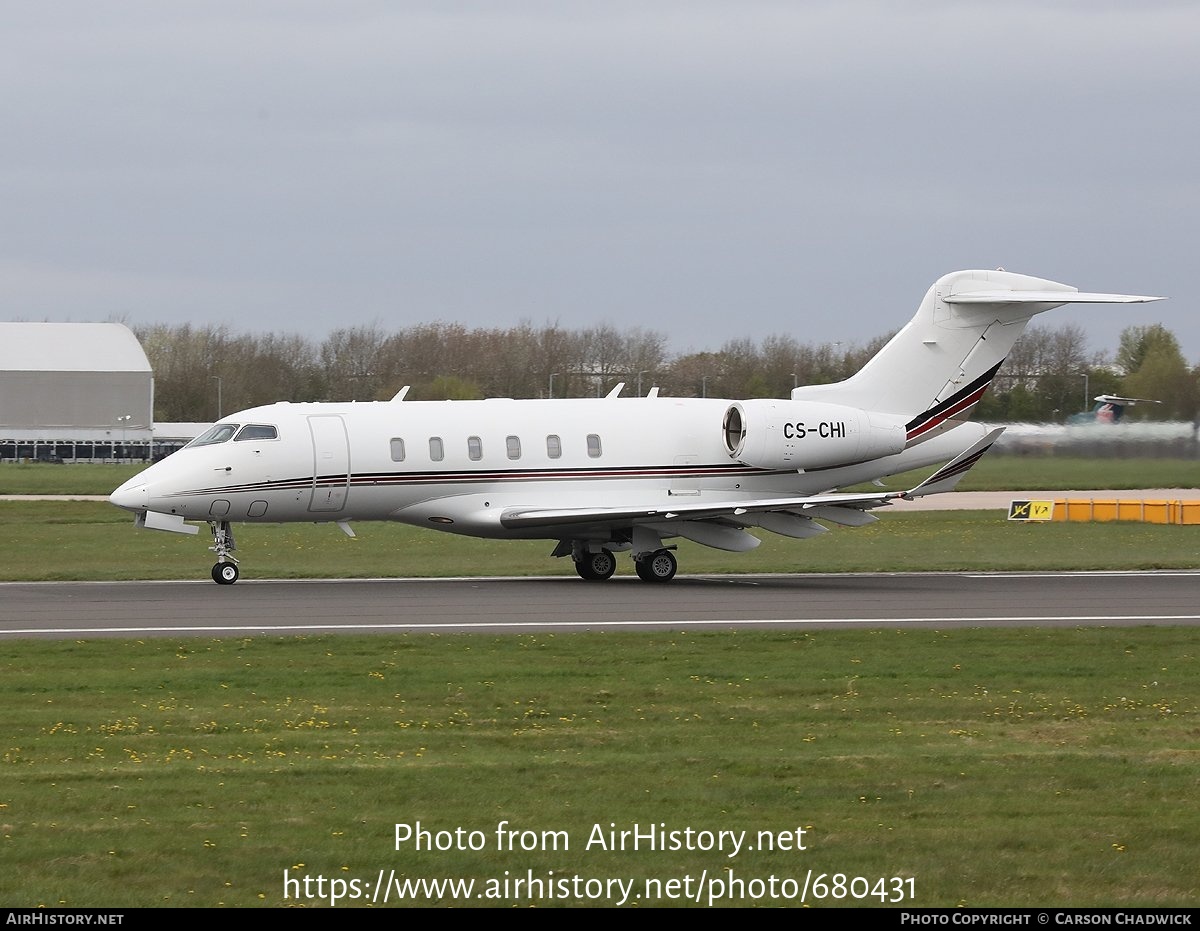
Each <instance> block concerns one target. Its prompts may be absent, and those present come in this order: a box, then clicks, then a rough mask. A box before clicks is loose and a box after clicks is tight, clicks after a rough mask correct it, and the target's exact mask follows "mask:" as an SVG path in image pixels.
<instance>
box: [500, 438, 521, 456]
mask: <svg viewBox="0 0 1200 931" xmlns="http://www.w3.org/2000/svg"><path fill="white" fill-rule="evenodd" d="M504 445H505V446H506V447H507V448H508V458H509V459H520V458H521V438H520V437H519V436H510V437H507V438H506V439H505V441H504Z"/></svg>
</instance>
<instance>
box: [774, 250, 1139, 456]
mask: <svg viewBox="0 0 1200 931" xmlns="http://www.w3.org/2000/svg"><path fill="white" fill-rule="evenodd" d="M1152 300H1158V298H1153V297H1141V296H1136V295H1125V294H1088V293H1081V292H1079V291H1077V290H1076V289H1075V288H1072V287H1070V286H1069V285H1065V284H1059V283H1058V282H1055V281H1046V280H1044V279H1042V278H1031V277H1029V276H1027V275H1015V274H1012V273H1011V272H1004V271H963V272H954V273H952V274H949V275H945V276H944V277H942V278H940V279H938V281H937V282H936V283H935V284H934V285H933V287H931V288H930V289H929V291H928V292H927V293H926V295H925V299H924V300H923V301H922V302H921V306H920V307H918V308H917V312H916V314H915V315H914V316H913V318H912V319H911V320H910V321H909V322H908V324H907V325H905V327H904V329H902V330H901V331H900V332H899V333H897V334H896V335H895V336H894V337H892V339H891V340H890V341H889V342H888V344H887V345H886V346H884V347H883V348H882V349H881V350H880V351H879V352H878V353H877V354H876V355H875V357H874V358H872V359H871V360H870V361H869V362H868V363H867V364H866V365H864V366H863V368H862V369H861V371H859V372H858V373H857V374H855V375H853V376H851V377H850V378H848V379H846V380H845V381H843V382H838V383H837V384H833V385H811V386H805V387H801V388H797V389H796V390H795V391H793V392H792V398H793V400H804V401H831V402H835V403H838V404H846V405H849V406H853V407H860V408H863V409H865V410H869V411H879V412H882V413H889V414H900V415H902V416H904V417H905V418H907V431H908V442H909V444H910V445H911V444H912V443H915V442H920V441H921V440H922V439H923V438H927V437H928V436H930V435H932V434H933V433H934V432H937V431H940V430H944V429H947V428H948V427H949V426H952V425H953V424H954V423H957V422H958V421H959V420H962V419H964V418H965V417H966V415H967V412H968V411H969V410H970V409H971V408H972V407H974V405H975V404H976V402H978V401H979V399H980V398H981V397H982V396H983V393H984V391H985V390H987V386H988V385H989V384H991V381H992V379H993V378H994V377H995V375H996V370H997V369H999V368H1000V364H1001V363H1002V362H1003V361H1004V359H1005V357H1006V356H1007V355H1008V353H1009V350H1011V349H1012V346H1013V343H1014V342H1016V340H1017V337H1019V336H1020V335H1021V333H1022V331H1023V330H1024V329H1025V325H1026V324H1027V323H1028V322H1029V320H1030V318H1031V317H1033V316H1034V315H1035V314H1040V313H1042V312H1043V311H1047V310H1052V309H1053V308H1055V307H1059V306H1061V305H1063V304H1071V303H1137V302H1141V301H1152Z"/></svg>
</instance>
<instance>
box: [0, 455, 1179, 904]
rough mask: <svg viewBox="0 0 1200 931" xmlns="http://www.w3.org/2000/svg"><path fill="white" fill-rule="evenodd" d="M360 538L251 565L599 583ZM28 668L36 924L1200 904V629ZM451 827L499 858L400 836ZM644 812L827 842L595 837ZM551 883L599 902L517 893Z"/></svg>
mask: <svg viewBox="0 0 1200 931" xmlns="http://www.w3.org/2000/svg"><path fill="white" fill-rule="evenodd" d="M985 461H986V460H985ZM41 468H42V469H46V470H59V473H60V474H68V475H69V474H70V473H68V472H64V470H69V469H72V468H74V467H71V466H44V467H41ZM6 469H7V467H6V466H5V467H0V476H4V477H7V476H11V475H14V474H19V473H17V472H7V471H5V470H6ZM29 474H34V473H29ZM79 474H83V473H79ZM1160 474H1162V473H1160ZM114 479H115V480H114ZM120 480H121V479H120V477H118V476H117V475H116V473H114V472H107V473H103V479H102V481H103V482H105V483H111V485H115V484H117V483H119V481H120ZM1064 480H1065V481H1066V482H1067V483H1068V484H1069V485H1073V486H1075V487H1080V483H1079V482H1078V481H1077V480H1075V478H1074V477H1073V476H1072V477H1068V478H1066V479H1064ZM39 481H41V479H39ZM1005 484H1007V483H1005ZM1021 484H1022V487H1026V488H1028V487H1032V486H1031V485H1030V484H1029V483H1021ZM1136 484H1137V485H1159V484H1163V485H1177V484H1180V483H1179V482H1178V481H1172V480H1170V479H1167V478H1153V479H1152V478H1150V477H1145V480H1144V481H1141V482H1137V483H1136ZM1191 484H1194V481H1193V482H1192V483H1191ZM1002 487H1003V485H1002ZM2 490H4V491H6V492H7V491H9V489H8V488H4V489H2ZM59 490H61V491H62V492H63V493H72V492H73V493H86V492H87V491H88V489H80V488H67V489H63V488H62V486H59ZM104 490H106V489H101V490H100V491H99V492H96V493H103V491H104ZM10 493H11V492H10ZM26 493H31V492H29V491H28V490H27V492H26ZM38 493H44V494H50V493H56V492H55V491H51V490H48V489H40V490H39V491H38ZM0 525H2V526H3V528H4V530H5V531H6V532H7V534H8V535H9V537H10V539H12V540H15V541H16V545H15V546H12V547H10V548H9V550H8V552H7V556H8V559H7V560H6V561H5V565H4V568H3V570H0V575H2V577H3V578H4V579H29V578H32V579H47V580H55V579H122V578H206V577H207V571H208V566H209V564H210V562H211V555H210V554H209V553H208V552H207V551H206V550H205V547H206V546H207V544H208V540H207V538H206V535H205V534H204V533H203V532H202V533H201V535H200V536H197V537H182V536H176V535H173V534H165V533H155V532H149V531H137V530H135V529H134V528H133V526H132V522H131V520H130V519H129V515H127V514H124V513H122V512H120V511H118V510H117V509H115V508H113V507H111V506H109V505H107V504H104V503H90V502H27V501H20V502H0ZM356 527H357V530H358V532H359V537H358V538H357V539H354V540H350V539H347V538H346V537H344V536H343V535H342V534H341V533H340V532H339V531H338V530H337V529H336V528H335V527H333V526H331V525H320V526H312V525H288V526H277V525H257V526H245V525H240V526H239V528H238V542H239V551H238V552H239V555H240V556H241V557H242V558H243V560H244V578H247V579H252V578H263V577H276V578H279V577H282V578H298V577H306V576H326V575H336V576H357V577H370V576H395V575H457V574H462V573H466V572H469V573H471V574H484V573H490V574H505V575H508V574H514V575H523V574H543V573H557V574H572V569H571V566H570V564H569V563H568V562H566V561H565V560H552V559H549V558H548V555H547V554H548V551H549V549H550V547H549V545H548V544H546V543H523V542H511V541H500V542H494V541H480V540H470V539H465V538H460V537H455V536H451V535H447V534H440V533H436V532H433V531H426V530H417V529H414V528H409V527H405V526H401V525H392V524H374V523H372V524H358V525H356ZM680 562H681V571H683V572H685V573H689V572H724V571H734V572H737V571H741V572H761V571H771V572H773V571H789V572H791V571H857V570H905V569H1006V568H1007V569H1032V568H1129V567H1140V568H1196V567H1200V528H1195V527H1164V526H1158V525H1149V524H1047V525H1026V524H1014V523H1008V522H1006V521H1005V520H1004V519H1003V515H1002V514H998V513H990V512H932V513H923V514H912V515H900V514H886V513H885V514H883V516H882V519H881V521H880V522H879V523H878V524H876V525H873V526H871V527H865V528H859V529H854V530H835V531H833V532H831V533H828V534H824V535H822V536H821V537H818V538H816V539H812V540H805V541H793V540H787V539H785V538H781V537H775V536H773V535H769V536H768V538H767V540H766V542H765V543H764V545H763V546H762V547H760V548H759V549H758V550H755V551H754V552H751V553H748V554H727V553H721V552H719V551H715V550H710V549H705V548H702V547H698V546H693V545H691V544H686V543H685V544H682V545H681V548H680ZM620 571H622V572H628V571H629V568H628V565H627V564H626V562H623V564H622V568H621V570H620ZM579 584H581V585H582V584H584V583H582V582H580V583H579ZM214 588H215V586H214ZM232 594H234V595H236V591H235V592H233V593H232ZM0 597H2V595H0ZM0 670H2V672H0V701H2V702H3V704H2V705H0V707H3V708H4V723H3V725H0V774H3V778H0V857H2V859H0V862H2V863H3V865H4V869H3V870H0V903H3V904H5V905H8V906H37V905H47V906H56V905H65V906H93V907H111V908H122V907H136V906H179V905H183V906H205V907H207V906H221V905H226V906H233V905H242V906H247V905H248V906H255V905H263V906H275V905H292V904H304V905H312V906H316V905H321V904H329V899H330V896H331V895H332V894H333V893H335V892H336V893H342V894H346V893H349V892H351V891H354V892H362V891H369V889H370V888H371V887H372V886H373V885H374V883H375V882H376V880H377V878H378V877H379V876H380V873H381V871H382V873H383V875H384V876H385V877H390V874H391V871H392V870H394V871H395V874H396V876H397V877H398V878H399V879H400V880H417V879H455V880H470V881H473V882H474V883H475V884H476V885H475V886H474V888H473V889H472V891H471V896H481V895H482V896H486V895H487V894H488V892H489V891H496V893H497V894H498V895H501V896H502V897H500V898H495V899H493V898H486V897H469V898H466V899H463V898H461V897H459V898H456V897H454V896H453V895H451V894H450V893H448V892H446V891H445V890H443V891H441V892H440V893H435V892H430V891H428V890H426V891H425V892H424V893H418V894H417V895H416V896H415V898H414V899H413V900H412V901H414V903H416V904H441V905H501V906H511V905H521V906H524V905H537V906H546V905H576V904H615V902H616V901H617V900H618V898H619V896H620V894H621V892H620V891H618V890H616V889H615V888H614V887H611V886H610V887H609V888H607V889H604V888H603V887H602V886H596V885H594V884H595V883H598V882H600V881H605V880H614V879H619V880H621V881H622V882H624V883H631V884H632V886H630V887H628V888H630V889H631V890H632V891H631V895H633V896H636V895H639V894H641V895H643V896H646V897H645V898H641V899H637V898H631V899H630V901H629V902H628V903H627V904H632V905H642V906H649V905H686V904H694V902H692V900H689V899H682V898H678V897H677V898H669V897H668V896H669V894H670V892H669V890H670V889H671V888H672V887H669V886H667V885H665V884H666V883H667V882H669V881H671V880H674V881H676V882H677V883H678V884H679V885H678V893H679V895H682V894H683V893H684V890H685V889H687V890H688V891H691V892H695V891H696V890H697V889H701V902H702V903H704V902H705V898H704V897H705V896H706V895H708V894H713V895H717V896H718V897H717V899H716V901H715V903H714V904H717V905H728V904H758V905H767V906H779V905H797V904H800V903H799V902H798V901H797V900H796V899H795V897H794V896H795V895H797V894H798V889H799V886H800V885H801V884H802V883H803V881H804V880H805V879H806V878H807V877H811V878H812V879H820V881H819V882H818V883H817V885H816V886H815V887H814V886H813V885H812V884H811V883H810V895H809V898H808V900H807V902H806V904H811V905H835V906H836V905H863V906H865V905H881V904H883V905H892V906H895V905H898V904H915V905H917V906H958V905H966V906H1029V905H1063V906H1117V905H1120V906H1174V907H1183V906H1193V905H1194V903H1195V902H1196V901H1197V897H1198V896H1200V853H1198V851H1200V802H1198V801H1197V799H1200V792H1198V789H1200V769H1198V767H1197V763H1198V762H1200V758H1198V754H1200V749H1198V747H1200V744H1198V742H1197V734H1198V733H1200V727H1198V724H1197V721H1198V718H1197V711H1198V709H1197V704H1198V701H1200V699H1198V698H1197V695H1198V693H1197V691H1196V688H1195V682H1196V681H1197V673H1198V672H1200V670H1198V669H1197V649H1196V638H1195V629H1194V628H1140V629H1139V628H1134V629H1102V628H1088V629H1084V628H1081V629H1077V630H1038V629H1032V628H1030V629H1005V630H948V631H922V630H880V631H836V632H835V631H830V632H817V633H797V632H785V631H772V632H757V631H737V632H732V631H730V632H706V633H674V634H665V635H664V634H581V635H570V636H562V635H558V636H556V635H537V636H533V635H529V636H507V637H497V636H493V635H485V634H478V635H457V636H444V635H443V636H434V635H430V636H423V635H410V636H402V637H395V636H387V637H382V636H381V637H360V636H348V637H333V636H330V637H307V638H305V637H298V638H255V637H245V638H242V637H239V638H224V639H217V640H214V639H194V638H167V639H147V640H125V641H116V640H97V641H66V642H42V641H32V640H25V641H11V640H3V641H0ZM418 821H419V822H420V823H421V825H422V826H423V827H424V828H425V829H426V830H429V831H431V832H433V834H432V836H431V840H432V839H434V838H441V839H444V840H450V841H451V847H453V846H454V844H453V842H452V839H453V834H452V833H450V834H446V835H437V832H439V831H445V832H454V831H455V829H457V828H462V829H463V830H464V831H465V832H468V833H467V834H464V835H463V837H464V839H474V840H477V841H481V844H480V849H478V850H457V849H446V850H432V851H417V850H414V849H413V844H412V843H411V842H407V843H403V844H401V845H400V846H399V848H397V845H396V841H395V834H396V830H395V825H396V824H397V823H403V824H409V825H413V824H415V823H416V822H418ZM501 822H508V824H509V828H510V829H513V830H516V831H518V832H528V833H519V834H517V835H516V840H514V843H513V845H514V846H515V847H516V848H517V849H498V848H499V846H500V844H499V842H498V838H497V834H496V829H497V825H498V824H500V823H501ZM634 824H637V825H640V826H641V829H642V830H643V831H644V830H645V828H646V826H647V825H660V824H661V825H663V826H664V828H665V830H669V831H683V830H684V829H686V828H689V827H690V828H692V829H694V830H696V831H712V832H716V831H722V830H724V831H734V832H739V831H746V832H748V833H747V838H748V839H749V841H748V842H752V843H756V844H757V843H759V835H758V832H760V831H762V832H768V833H769V834H770V835H772V837H773V838H774V839H775V840H776V842H777V843H778V842H779V841H782V840H788V839H792V840H793V842H794V839H795V838H796V836H797V835H796V832H797V830H798V829H802V830H803V832H804V833H803V843H804V844H805V846H806V847H807V849H806V850H804V851H799V850H795V849H792V850H787V851H783V850H774V851H766V850H759V849H756V850H754V851H750V850H745V849H743V850H742V851H741V852H739V853H738V854H737V855H736V856H734V857H729V856H727V855H726V853H727V851H726V852H717V851H709V852H705V851H700V850H686V849H681V850H670V851H661V850H660V851H649V850H646V849H644V848H643V849H641V850H637V851H634V850H623V851H622V850H615V851H614V850H604V849H600V848H599V847H598V846H597V845H596V844H593V845H592V846H591V848H590V849H588V841H589V838H592V839H594V838H595V834H594V832H595V831H596V830H597V826H599V828H598V829H599V830H600V831H601V833H604V832H606V831H608V830H610V825H613V826H615V827H614V828H612V829H613V830H617V831H620V830H629V829H631V828H632V827H633V825H634ZM472 831H478V832H479V834H478V836H476V835H472V834H470V833H469V832H472ZM764 839H765V838H764ZM520 840H524V841H525V842H526V844H527V845H528V846H530V849H519V848H520V846H521V844H520V843H519V841H520ZM554 848H556V849H554ZM285 870H287V871H288V875H289V877H290V878H291V879H293V880H296V882H295V883H294V884H293V885H292V886H291V887H289V889H287V890H285V885H284V875H285V873H284V871H285ZM729 870H732V871H733V873H732V874H730V873H729V872H728V871H729ZM810 871H811V873H810ZM530 876H532V877H533V878H535V879H538V880H541V881H543V882H546V881H548V880H552V879H558V880H560V881H563V880H565V881H567V886H566V887H559V886H552V887H550V889H551V891H556V893H557V892H561V893H562V894H561V895H559V894H556V895H555V897H554V898H548V897H547V896H546V894H545V888H543V894H542V895H540V896H538V895H532V894H530V893H529V891H528V890H521V889H517V888H514V883H515V880H517V879H525V878H528V877H530ZM702 876H703V877H705V878H706V879H709V880H722V881H725V882H726V891H728V886H729V880H730V879H735V880H741V881H742V882H743V883H744V884H745V885H743V886H742V887H741V889H742V890H743V894H744V896H745V897H743V898H741V899H736V898H734V899H730V898H728V897H725V898H722V897H720V893H721V892H722V888H721V887H720V886H718V885H715V884H709V885H708V886H707V888H705V889H702V888H701V887H700V886H699V883H698V880H699V879H700V877H702ZM838 876H842V877H847V879H844V880H841V881H840V882H839V880H838V879H837V878H836V877H838ZM771 877H775V880H776V884H775V887H774V888H775V889H776V891H777V893H779V894H781V895H784V896H785V897H784V898H770V897H768V896H766V895H765V893H766V890H767V889H768V888H770V887H769V886H767V885H766V883H767V882H768V881H769V880H770V878H771ZM856 877H857V879H854V880H853V882H851V878H856ZM305 878H307V879H308V887H307V890H305V886H304V882H303V881H304V879H305ZM318 878H320V880H321V882H320V883H319V884H318ZM335 880H337V881H339V882H338V883H335V882H334V881H335ZM352 880H353V881H355V882H356V883H358V884H359V885H357V886H351V885H350V882H351V881H352ZM880 880H883V881H884V882H882V883H880V882H879V881H880ZM505 881H507V882H508V887H507V890H505V887H504V885H503V883H504V882H505ZM587 881H591V882H592V883H593V885H592V886H590V887H589V886H588V885H580V886H579V887H578V888H576V886H575V885H574V884H575V883H580V884H584V883H586V882H587ZM791 881H795V882H796V884H797V885H796V887H795V889H793V887H792V886H790V885H788V884H787V883H790V882H791ZM656 882H657V883H659V884H660V885H658V886H655V885H654V883H656ZM864 882H866V885H864ZM756 883H758V884H759V885H755V884H756ZM685 884H686V885H685ZM597 889H599V890H600V891H599V892H597V895H599V896H600V897H599V898H592V897H590V893H591V892H593V891H596V890H597ZM756 889H757V890H759V891H760V892H762V893H764V895H762V896H759V897H757V898H756V897H754V894H755V890H756ZM814 889H815V890H816V891H818V892H820V893H822V895H821V897H820V898H819V899H818V898H816V897H815V896H814V895H813V894H812V893H813V890H814ZM303 891H308V892H310V893H311V894H312V898H308V899H303V900H298V899H297V898H296V896H297V895H298V894H300V893H302V892H303ZM285 892H286V893H287V894H288V897H287V898H285ZM864 892H866V893H868V894H866V895H863V893H864ZM319 893H320V894H321V895H323V898H322V897H321V895H319ZM871 893H874V894H871ZM901 893H903V895H904V901H903V902H902V903H901V902H899V901H897V896H898V895H900V894H901ZM839 894H840V897H838V895H839ZM880 894H882V898H883V899H885V900H887V901H881V898H880ZM910 894H911V898H910ZM394 895H395V888H394V887H393V898H392V900H391V904H395V898H394ZM338 904H339V905H340V906H346V905H352V904H357V905H364V904H370V903H369V902H368V901H366V900H363V899H357V900H355V901H353V902H352V901H349V900H348V899H346V898H343V899H342V900H341V901H340V902H339V903H338Z"/></svg>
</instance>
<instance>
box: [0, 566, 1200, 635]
mask: <svg viewBox="0 0 1200 931" xmlns="http://www.w3.org/2000/svg"><path fill="white" fill-rule="evenodd" d="M1198 623H1200V572H1197V571H1180V572H1090V573H1045V574H1038V573H929V574H911V573H904V574H878V573H870V574H846V575H770V576H765V575H764V576H680V577H678V578H677V579H676V580H675V581H674V582H672V583H671V584H669V585H661V586H659V585H650V584H647V583H644V582H641V581H639V580H637V579H634V578H614V579H612V580H610V581H608V582H603V583H588V582H584V581H582V580H580V579H573V578H572V579H564V578H561V577H555V578H535V579H528V578H522V579H482V578H479V579H442V580H425V579H373V580H353V581H319V580H318V581H246V580H243V581H241V582H239V583H238V584H236V585H232V586H219V585H214V584H213V583H212V582H210V581H204V582H199V581H186V582H10V583H3V584H0V639H3V640H11V639H14V638H20V637H39V638H55V639H87V638H92V637H147V636H188V637H193V636H199V637H228V636H252V635H262V634H266V635H292V634H312V633H320V632H328V631H336V632H343V633H351V632H374V633H403V632H431V631H436V632H440V633H458V632H476V633H485V634H493V635H494V634H510V633H530V632H537V631H559V632H568V631H580V630H655V629H658V630H663V629H680V630H682V629H693V630H695V629H731V628H735V627H759V628H767V627H772V628H774V627H778V628H793V629H817V628H827V629H828V628H839V627H840V628H847V627H855V628H859V627H877V628H889V627H934V628H947V627H1010V626H1132V625H1196V624H1198Z"/></svg>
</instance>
